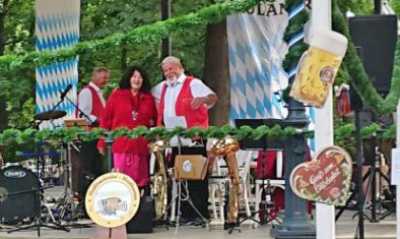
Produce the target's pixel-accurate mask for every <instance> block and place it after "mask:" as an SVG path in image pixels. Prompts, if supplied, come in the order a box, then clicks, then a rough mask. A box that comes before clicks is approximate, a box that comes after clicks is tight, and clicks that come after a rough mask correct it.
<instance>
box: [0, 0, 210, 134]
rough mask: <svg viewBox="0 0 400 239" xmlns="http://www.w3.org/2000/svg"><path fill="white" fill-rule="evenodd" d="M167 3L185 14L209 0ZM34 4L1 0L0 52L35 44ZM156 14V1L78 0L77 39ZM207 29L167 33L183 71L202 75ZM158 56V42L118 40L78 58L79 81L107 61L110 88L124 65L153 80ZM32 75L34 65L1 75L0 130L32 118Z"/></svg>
mask: <svg viewBox="0 0 400 239" xmlns="http://www.w3.org/2000/svg"><path fill="white" fill-rule="evenodd" d="M171 2H172V11H171V14H172V16H178V15H182V14H187V13H189V12H192V11H196V10H197V9H199V8H201V7H204V6H206V5H210V4H212V3H213V2H212V1H210V0H196V1H187V0H175V1H171ZM34 3H35V1H34V0H24V1H18V0H0V36H1V37H0V55H3V54H11V53H13V54H15V53H17V54H24V52H27V51H31V50H33V49H34V24H35V10H34ZM159 19H160V0H146V1H141V0H90V1H89V0H86V1H85V0H82V1H81V26H80V39H81V40H82V41H85V40H93V39H101V38H103V37H105V36H108V35H110V34H111V33H115V32H126V31H128V30H130V29H133V28H135V27H138V26H140V25H143V24H147V23H152V22H155V21H157V20H159ZM2 23H3V24H2ZM205 30H206V29H205V27H203V28H198V29H187V30H186V29H182V30H179V31H177V32H176V33H175V34H173V35H172V36H171V41H172V46H173V48H172V54H174V55H177V56H179V57H181V58H182V59H183V62H184V63H185V65H186V68H187V70H188V71H189V72H191V73H193V74H195V75H197V76H199V77H201V76H202V75H203V72H202V70H203V65H204V64H203V63H204V47H205V35H206V34H205V32H206V31H205ZM160 58H161V51H160V44H159V43H152V44H148V43H146V44H145V45H141V44H138V45H129V44H122V45H121V46H118V47H112V48H109V49H103V50H102V51H90V49H89V50H88V51H86V52H85V54H82V55H80V59H79V61H80V62H79V79H80V86H81V85H83V84H86V83H87V82H88V81H89V80H90V74H91V71H92V69H93V68H94V67H95V66H106V67H108V68H110V69H111V73H112V74H111V82H110V85H109V88H108V89H107V90H108V92H109V91H110V90H111V89H112V88H115V87H116V86H117V84H118V81H119V79H120V77H121V74H122V72H123V71H124V69H125V68H126V67H127V66H128V65H132V64H135V65H139V66H142V68H144V69H145V70H146V71H147V73H148V75H149V76H150V80H151V81H152V83H153V84H155V83H157V82H159V81H160V80H161V79H162V78H161V77H162V76H161V73H160V67H159V63H160V60H161V59H160ZM34 78H35V71H34V68H33V67H31V68H27V69H23V70H21V71H18V72H15V73H7V72H2V74H1V75H0V89H1V91H0V101H1V102H0V103H3V105H1V104H0V106H1V107H0V130H1V129H4V128H6V127H10V126H12V127H17V128H24V127H26V125H27V124H28V123H29V122H30V121H32V117H33V114H34V87H35V86H34V80H33V79H34ZM5 79H7V80H5ZM10 79H12V80H10ZM21 116H23V117H21ZM1 118H3V120H1Z"/></svg>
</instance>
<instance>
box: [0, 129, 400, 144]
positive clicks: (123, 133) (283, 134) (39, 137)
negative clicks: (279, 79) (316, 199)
mask: <svg viewBox="0 0 400 239" xmlns="http://www.w3.org/2000/svg"><path fill="white" fill-rule="evenodd" d="M354 130H355V128H354V125H353V124H346V125H343V126H341V127H339V128H337V129H335V141H343V140H345V139H346V138H350V137H353V136H354ZM395 131H396V127H395V125H391V126H389V127H387V128H386V129H383V128H382V127H381V126H380V125H378V124H376V123H373V124H371V125H369V126H366V127H364V128H362V129H361V136H362V138H368V137H371V136H376V137H377V138H380V139H394V138H395V134H396V132H395ZM297 134H305V136H306V137H313V132H312V131H304V130H300V129H297V128H293V127H281V126H279V125H275V126H273V127H268V126H265V125H264V126H259V127H257V128H251V127H249V126H242V127H240V128H235V127H232V126H230V125H225V126H222V127H217V126H211V127H209V128H207V129H203V128H191V129H184V128H181V127H177V128H174V129H166V128H161V127H157V128H151V129H149V128H146V127H138V128H135V129H131V130H129V129H126V128H121V129H116V130H113V131H107V130H105V129H102V128H94V129H92V130H91V131H86V130H84V129H83V128H80V127H71V128H57V129H44V130H37V129H32V128H29V129H25V130H18V129H6V130H4V131H3V132H2V133H0V145H7V146H8V145H12V144H30V143H38V142H53V143H54V142H55V143H61V142H62V143H67V142H72V141H75V140H80V141H92V140H96V139H99V138H109V139H115V138H118V137H128V138H137V137H141V136H143V137H145V138H147V139H149V140H151V141H153V140H156V139H164V140H169V139H171V138H172V137H174V136H179V137H184V138H196V137H203V138H216V139H221V138H224V137H226V136H228V135H230V136H233V137H235V138H237V139H238V140H242V139H253V140H258V139H261V138H264V137H265V138H268V139H272V140H274V139H275V140H276V139H285V138H288V137H292V136H294V135H297Z"/></svg>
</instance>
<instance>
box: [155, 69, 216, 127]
mask: <svg viewBox="0 0 400 239" xmlns="http://www.w3.org/2000/svg"><path fill="white" fill-rule="evenodd" d="M186 77H187V76H186V75H185V74H181V75H180V76H179V78H178V79H177V80H176V82H173V83H172V82H170V81H163V82H161V83H159V84H157V85H156V86H155V87H154V88H153V89H152V90H151V93H152V94H153V96H154V98H155V100H156V102H157V104H158V103H159V102H160V99H161V91H162V88H163V85H164V84H167V89H166V92H165V99H164V107H165V108H164V119H166V118H167V117H176V112H175V104H176V100H177V98H178V95H179V93H180V92H181V89H182V86H183V82H184V81H185V79H186ZM190 90H191V91H192V95H193V97H206V96H208V95H210V94H215V93H214V91H212V90H211V89H210V88H209V87H208V86H206V85H205V84H204V83H203V82H202V81H201V80H199V79H196V78H193V80H192V82H191V83H190ZM166 126H167V125H166Z"/></svg>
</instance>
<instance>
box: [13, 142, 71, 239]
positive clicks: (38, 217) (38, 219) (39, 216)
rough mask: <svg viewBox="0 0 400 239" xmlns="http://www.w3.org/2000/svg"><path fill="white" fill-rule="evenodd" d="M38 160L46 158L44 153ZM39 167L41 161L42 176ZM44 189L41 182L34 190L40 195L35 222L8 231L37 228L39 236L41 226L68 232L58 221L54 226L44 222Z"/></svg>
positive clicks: (37, 165)
mask: <svg viewBox="0 0 400 239" xmlns="http://www.w3.org/2000/svg"><path fill="white" fill-rule="evenodd" d="M36 149H37V151H39V149H41V147H40V146H36ZM38 160H42V161H43V160H44V159H43V155H40V156H38ZM39 167H40V166H39V163H37V164H36V169H37V172H38V175H39V177H38V178H40V172H39ZM43 189H44V188H43V187H42V186H41V184H39V188H38V189H35V190H33V191H35V193H37V195H38V197H37V200H38V202H37V205H38V210H37V215H36V222H35V223H34V224H32V225H27V226H21V227H17V228H15V229H12V230H8V231H7V233H12V232H16V231H22V230H27V229H31V228H36V230H37V235H38V237H40V228H41V227H45V228H50V229H54V230H63V231H66V232H69V231H70V230H69V229H68V228H66V227H64V226H63V225H60V224H58V223H56V222H52V224H54V226H53V225H48V224H44V223H43V222H42V206H43V205H42V198H43V193H42V192H43Z"/></svg>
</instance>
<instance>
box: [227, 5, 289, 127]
mask: <svg viewBox="0 0 400 239" xmlns="http://www.w3.org/2000/svg"><path fill="white" fill-rule="evenodd" d="M288 21H289V17H288V13H287V12H286V11H285V1H284V0H269V1H262V2H260V3H259V5H258V6H256V7H254V8H253V9H250V10H249V11H248V12H247V13H242V14H236V15H231V16H229V17H228V18H227V33H228V47H229V71H230V79H231V107H230V116H229V117H230V121H231V122H232V121H233V120H234V119H238V118H241V119H254V118H284V117H285V116H286V114H287V112H286V109H285V108H284V107H283V102H281V99H280V98H281V95H280V93H281V90H282V89H284V88H286V87H287V85H288V76H287V74H286V72H285V71H284V69H283V67H282V62H283V60H284V57H285V55H286V53H287V50H288V46H287V44H286V43H285V41H284V39H283V37H284V33H285V30H286V27H287V25H288Z"/></svg>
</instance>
